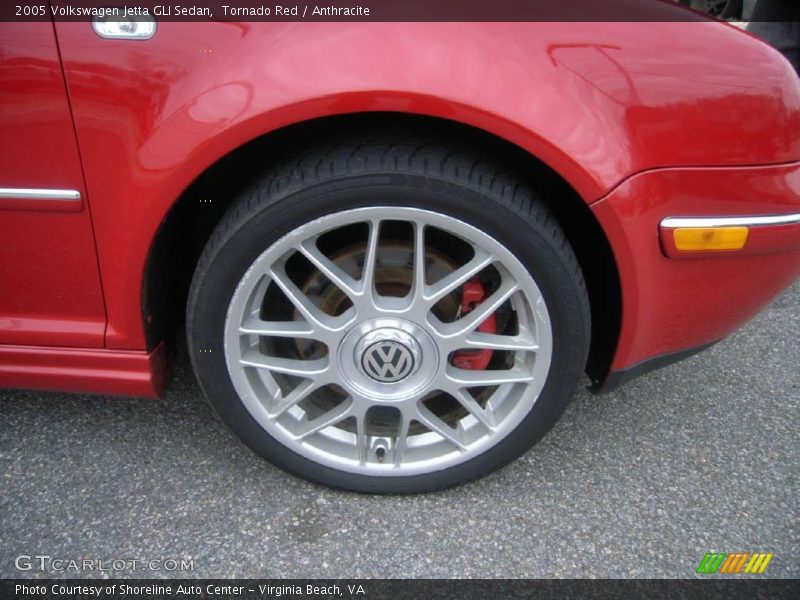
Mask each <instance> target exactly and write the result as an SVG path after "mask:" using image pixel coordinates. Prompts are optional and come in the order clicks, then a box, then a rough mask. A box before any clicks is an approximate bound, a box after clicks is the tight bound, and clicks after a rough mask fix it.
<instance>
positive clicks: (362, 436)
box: [355, 413, 369, 465]
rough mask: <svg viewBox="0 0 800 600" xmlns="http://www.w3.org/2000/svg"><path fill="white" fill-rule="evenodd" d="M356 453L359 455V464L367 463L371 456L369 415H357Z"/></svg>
mask: <svg viewBox="0 0 800 600" xmlns="http://www.w3.org/2000/svg"><path fill="white" fill-rule="evenodd" d="M355 419H356V453H357V454H358V464H360V465H364V464H366V463H367V456H368V454H369V438H368V436H367V415H366V414H365V413H361V414H358V415H356V417H355Z"/></svg>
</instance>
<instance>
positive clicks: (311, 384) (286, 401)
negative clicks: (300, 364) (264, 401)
mask: <svg viewBox="0 0 800 600" xmlns="http://www.w3.org/2000/svg"><path fill="white" fill-rule="evenodd" d="M319 387H320V386H319V383H317V382H316V381H314V380H313V379H306V380H305V381H303V382H302V383H300V384H298V386H297V387H296V388H294V389H293V390H292V391H291V392H289V393H288V394H287V395H286V396H285V397H280V398H277V399H276V401H275V406H274V408H273V409H272V410H271V411H270V417H272V418H274V419H276V418H278V417H280V416H281V415H282V414H283V413H285V412H286V411H287V410H289V409H290V408H292V407H293V406H294V405H295V404H297V403H298V402H301V401H302V400H304V399H305V398H307V397H308V395H309V394H311V393H312V392H314V390H316V389H318V388H319Z"/></svg>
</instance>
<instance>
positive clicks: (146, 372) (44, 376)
mask: <svg viewBox="0 0 800 600" xmlns="http://www.w3.org/2000/svg"><path fill="white" fill-rule="evenodd" d="M166 381H167V353H166V346H165V344H164V343H163V342H162V343H161V344H159V345H158V346H156V348H155V349H153V350H152V351H150V352H147V351H144V350H142V351H135V350H95V349H85V348H56V347H46V346H0V388H23V389H35V390H54V391H61V392H76V393H89V394H111V395H116V396H139V397H144V398H158V397H161V396H163V394H164V389H165V387H166Z"/></svg>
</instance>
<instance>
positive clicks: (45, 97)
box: [0, 22, 106, 347]
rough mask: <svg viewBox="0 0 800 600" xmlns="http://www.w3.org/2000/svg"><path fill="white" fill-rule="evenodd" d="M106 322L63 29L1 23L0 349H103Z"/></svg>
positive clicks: (40, 25)
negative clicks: (60, 43) (62, 56)
mask: <svg viewBox="0 0 800 600" xmlns="http://www.w3.org/2000/svg"><path fill="white" fill-rule="evenodd" d="M105 320H106V319H105V309H104V305H103V294H102V290H101V283H100V273H99V268H98V262H97V255H96V252H95V245H94V237H93V232H92V221H91V215H90V212H89V205H88V199H87V193H86V188H85V186H84V182H83V176H82V172H81V162H80V154H79V150H78V145H77V142H76V138H75V131H74V128H73V123H72V118H71V115H70V108H69V100H68V98H67V92H66V88H65V85H64V77H63V73H62V69H61V63H60V60H59V53H58V47H57V44H56V39H55V33H54V29H53V24H52V23H50V22H31V23H0V345H5V344H14V345H27V346H65V347H69V346H78V347H101V346H103V335H104V330H105Z"/></svg>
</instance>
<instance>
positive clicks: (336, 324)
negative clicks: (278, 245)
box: [270, 264, 355, 332]
mask: <svg viewBox="0 0 800 600" xmlns="http://www.w3.org/2000/svg"><path fill="white" fill-rule="evenodd" d="M270 276H271V278H272V281H274V282H275V284H276V285H277V286H278V287H279V288H281V290H282V291H283V293H284V294H285V295H286V297H287V298H288V299H289V301H290V302H291V303H292V305H293V306H294V307H295V308H296V309H297V310H298V312H300V314H301V315H303V317H305V318H306V320H307V321H309V322H310V323H311V325H312V326H313V327H314V328H315V329H323V330H326V331H332V332H335V331H340V330H341V329H343V328H344V327H346V326H347V324H348V323H349V322H350V321H352V319H353V317H354V316H355V312H354V311H347V312H345V313H344V314H343V315H340V316H338V317H332V316H330V315H328V314H326V313H324V312H323V311H322V310H320V309H319V308H318V307H317V306H315V305H314V303H312V302H311V300H310V299H309V298H308V296H306V295H305V294H304V293H303V292H302V291H301V290H300V289H299V288H298V287H297V286H296V285H295V284H294V282H293V281H292V280H291V279H289V276H288V275H287V274H286V270H285V264H284V265H280V266H279V267H273V268H272V269H271V270H270Z"/></svg>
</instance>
